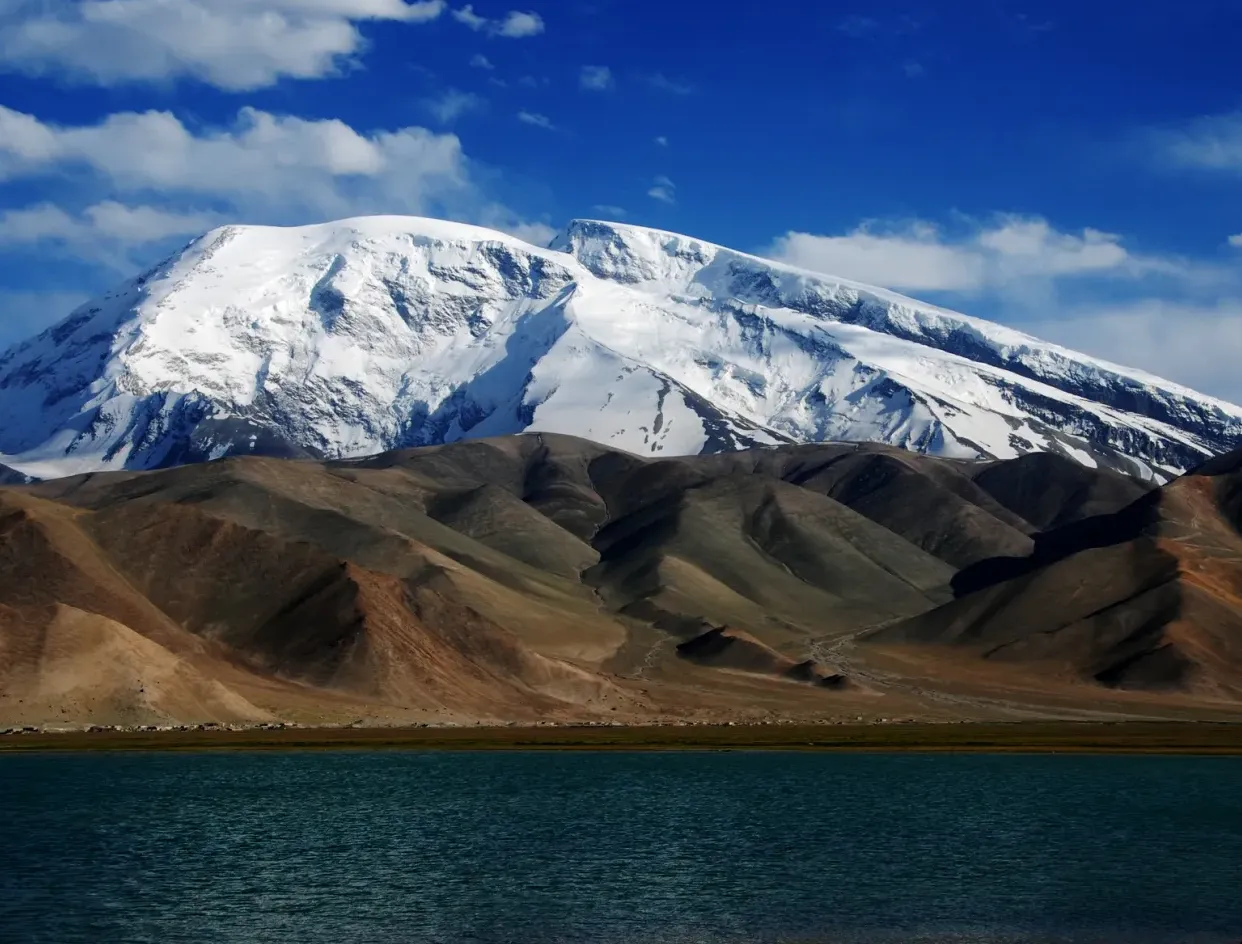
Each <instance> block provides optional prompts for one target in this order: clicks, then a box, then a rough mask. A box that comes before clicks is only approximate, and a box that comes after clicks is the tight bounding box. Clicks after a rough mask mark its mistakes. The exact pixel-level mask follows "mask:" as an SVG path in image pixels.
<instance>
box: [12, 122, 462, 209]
mask: <svg viewBox="0 0 1242 944" xmlns="http://www.w3.org/2000/svg"><path fill="white" fill-rule="evenodd" d="M83 169H85V170H87V171H89V172H91V173H93V174H94V175H96V176H97V177H98V178H99V179H101V180H102V181H103V182H104V183H106V184H107V185H108V187H110V188H112V189H116V190H120V191H128V192H144V191H159V192H161V193H164V194H169V193H180V194H200V195H206V196H212V197H220V198H225V199H228V200H231V201H233V202H234V203H235V204H236V205H238V206H241V205H242V204H243V203H244V205H245V206H246V207H247V208H248V209H254V210H262V211H263V212H264V215H265V216H269V217H270V216H272V215H274V211H275V210H278V209H281V208H294V209H298V210H303V211H304V210H308V209H310V210H314V211H317V212H321V213H324V214H344V213H348V212H375V211H379V210H387V211H388V212H419V211H422V210H424V209H426V208H427V206H428V205H429V204H431V203H434V199H433V198H435V197H437V196H442V195H445V194H449V193H453V192H464V191H467V190H468V189H469V188H470V181H469V175H468V170H467V164H466V161H465V157H464V155H463V154H462V149H461V143H460V142H459V141H458V139H457V137H456V136H455V135H452V134H436V133H434V132H431V131H428V130H427V129H426V128H419V127H409V128H400V129H397V130H396V131H377V132H372V133H362V132H359V131H356V130H354V129H353V128H352V127H350V126H349V125H347V124H345V123H344V122H342V121H338V120H335V119H325V120H307V119H303V118H296V117H292V116H288V115H274V114H270V113H268V112H264V111H260V110H258V109H254V108H243V109H241V110H240V111H239V112H238V114H237V118H236V120H235V122H234V123H233V124H232V125H231V126H229V127H225V128H215V129H208V130H205V131H202V132H194V131H191V130H190V129H188V128H187V127H186V126H185V125H183V124H182V123H181V121H180V120H179V119H178V118H177V117H176V116H175V115H173V114H172V113H170V112H166V111H148V112H120V113H117V114H113V115H109V116H108V117H107V118H105V119H104V120H103V121H102V122H100V123H98V124H93V125H78V126H58V125H51V124H46V123H44V122H41V121H39V120H38V119H37V118H35V117H33V116H31V115H26V114H23V113H21V112H16V111H13V110H11V109H7V108H4V107H2V106H0V180H3V179H12V178H16V177H22V176H37V175H46V174H49V173H57V172H65V171H68V170H79V171H80V170H83Z"/></svg>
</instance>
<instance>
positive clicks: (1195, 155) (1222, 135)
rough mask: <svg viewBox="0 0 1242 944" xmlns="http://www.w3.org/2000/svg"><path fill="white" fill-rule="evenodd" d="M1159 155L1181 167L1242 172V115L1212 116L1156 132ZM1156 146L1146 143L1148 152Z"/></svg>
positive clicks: (1156, 150) (1153, 135)
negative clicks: (1152, 146) (1151, 147)
mask: <svg viewBox="0 0 1242 944" xmlns="http://www.w3.org/2000/svg"><path fill="white" fill-rule="evenodd" d="M1151 138H1153V139H1154V144H1155V145H1156V147H1155V152H1156V153H1157V154H1159V155H1160V156H1162V157H1163V159H1164V160H1165V161H1167V162H1170V163H1172V164H1174V165H1177V166H1180V167H1197V168H1201V169H1204V170H1218V171H1242V112H1233V113H1232V114H1226V115H1209V116H1205V117H1203V118H1199V119H1197V120H1195V121H1192V122H1191V123H1190V124H1188V125H1186V126H1184V127H1181V128H1173V129H1164V130H1161V131H1156V132H1154V133H1153V134H1152V135H1151ZM1151 143H1153V142H1152V141H1150V140H1149V141H1144V142H1143V144H1144V147H1145V149H1147V148H1148V146H1149V145H1150V144H1151Z"/></svg>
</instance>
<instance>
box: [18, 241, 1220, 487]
mask: <svg viewBox="0 0 1242 944" xmlns="http://www.w3.org/2000/svg"><path fill="white" fill-rule="evenodd" d="M527 429H530V430H541V431H547V432H565V433H570V434H575V435H580V436H585V437H587V438H591V439H595V440H597V441H599V442H603V443H608V444H611V445H614V446H618V447H620V448H624V449H628V450H630V451H633V452H638V453H646V454H674V453H697V452H703V451H716V450H720V449H728V448H737V447H741V446H753V445H764V444H771V443H778V442H791V441H818V440H826V439H846V440H877V441H882V442H887V443H890V444H894V445H900V446H904V447H906V448H910V449H914V450H918V451H923V452H930V453H935V454H939V455H944V456H951V457H958V458H963V459H987V458H1009V457H1012V456H1016V455H1020V454H1023V453H1026V452H1034V451H1051V452H1056V453H1059V454H1062V455H1066V456H1069V457H1072V458H1075V459H1077V460H1078V461H1081V462H1083V463H1085V464H1098V465H1107V466H1111V467H1116V468H1120V469H1123V470H1125V471H1128V472H1131V473H1134V474H1138V475H1141V476H1147V477H1154V478H1166V477H1168V476H1169V475H1172V474H1175V473H1176V472H1178V471H1180V470H1182V469H1184V468H1187V467H1190V466H1193V465H1197V464H1199V463H1200V462H1201V461H1202V460H1203V459H1204V458H1206V457H1207V456H1208V455H1210V454H1212V453H1214V452H1219V451H1224V450H1225V449H1227V448H1230V447H1233V446H1236V445H1240V444H1242V408H1239V407H1235V406H1233V405H1231V404H1227V403H1223V402H1222V401H1219V400H1214V399H1212V398H1210V397H1204V396H1202V395H1200V394H1196V393H1194V392H1193V391H1189V390H1187V389H1186V388H1183V387H1180V386H1178V385H1176V384H1171V383H1168V382H1166V381H1161V380H1159V379H1157V378H1153V377H1150V376H1149V375H1146V374H1142V373H1141V372H1137V371H1130V370H1127V369H1125V368H1121V367H1117V366H1116V365H1112V364H1107V363H1105V362H1102V361H1098V360H1095V359H1093V358H1090V357H1086V356H1084V355H1080V354H1075V353H1074V352H1071V351H1066V350H1064V349H1062V348H1059V347H1056V346H1055V345H1049V344H1045V343H1043V342H1040V341H1038V340H1036V339H1035V338H1031V337H1029V336H1027V335H1024V334H1021V333H1020V332H1016V331H1013V330H1011V329H1008V328H1004V327H1001V326H999V325H993V324H990V323H988V322H986V321H980V320H978V319H974V318H969V317H967V316H965V315H959V314H957V313H955V312H950V311H946V310H944V309H941V308H937V307H935V306H931V305H925V304H922V303H920V302H917V301H915V300H913V299H909V298H906V297H904V296H901V295H897V294H895V293H892V292H887V291H885V290H883V289H879V288H873V287H870V286H865V285H860V284H858V283H853V282H849V281H847V280H843V279H835V278H832V277H829V276H824V275H818V274H816V273H811V272H806V271H804V270H799V269H795V268H792V267H789V266H785V265H781V264H778V263H774V262H770V261H768V260H764V259H761V258H759V257H756V256H752V255H748V254H746V253H741V252H736V251H734V250H731V249H727V248H725V247H722V246H717V245H715V244H713V243H710V242H706V241H704V240H700V239H696V238H693V237H689V236H684V235H680V234H677V233H670V232H665V231H661V230H656V229H650V228H645V227H640V226H634V225H631V224H623V223H610V222H606V221H601V220H575V221H573V222H571V223H570V224H569V225H568V226H567V227H566V228H565V229H564V230H563V231H562V232H561V233H560V234H559V235H558V236H557V237H556V238H555V239H554V240H553V241H552V243H551V244H550V246H549V247H547V248H543V247H538V246H534V245H531V244H529V243H527V242H524V241H523V240H521V239H519V238H517V237H514V236H510V235H507V234H504V233H501V232H498V231H495V230H490V229H485V228H483V227H478V226H472V225H469V224H463V223H455V222H448V221H444V220H435V219H426V218H420V217H401V216H377V217H357V218H353V219H347V220H339V221H336V222H331V223H320V224H313V225H308V226H297V227H273V226H226V227H221V228H219V229H216V230H213V231H212V232H210V233H207V234H205V235H204V236H202V237H200V238H199V239H197V240H194V241H193V242H191V243H190V244H189V245H188V246H186V247H185V249H183V250H182V251H181V252H180V253H178V254H176V255H175V256H173V257H172V258H170V259H168V260H166V261H165V262H163V263H161V264H159V265H157V266H155V267H154V268H153V269H151V270H150V271H148V272H146V273H144V274H143V275H141V276H139V277H137V278H135V279H132V280H130V281H129V282H126V283H124V284H123V285H121V286H120V287H119V288H118V289H117V290H115V291H113V292H110V293H108V294H107V295H105V296H103V297H102V298H99V299H96V300H93V301H91V302H89V303H88V304H86V305H84V306H82V307H80V308H79V309H77V310H75V311H74V312H73V313H71V314H70V315H69V317H68V318H66V319H65V320H64V321H62V322H61V323H59V324H58V325H55V326H53V327H52V328H50V329H48V330H47V331H45V332H43V333H42V334H41V335H39V336H38V337H36V338H34V339H32V340H30V341H28V342H26V343H24V344H21V345H18V346H16V347H14V348H13V349H11V350H10V351H9V352H7V353H6V354H5V355H4V356H3V357H2V358H0V463H3V464H5V465H8V466H11V467H12V468H14V469H18V470H20V471H21V472H24V473H27V474H33V475H38V476H48V475H58V474H65V473H68V472H79V471H89V470H93V469H100V468H119V467H128V468H148V467H152V466H157V465H167V464H170V463H175V462H185V461H193V460H196V459H204V458H212V457H216V456H221V455H228V454H232V453H237V452H277V453H280V454H295V455H297V454H308V455H317V456H328V457H337V456H355V455H362V454H366V453H372V452H378V451H382V450H384V449H390V448H394V447H401V446H409V445H423V444H430V443H438V442H450V441H454V440H457V439H461V438H467V437H477V436H492V435H500V434H506V433H514V432H519V431H522V430H527Z"/></svg>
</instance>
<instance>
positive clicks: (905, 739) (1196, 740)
mask: <svg viewBox="0 0 1242 944" xmlns="http://www.w3.org/2000/svg"><path fill="white" fill-rule="evenodd" d="M311 749H327V750H403V749H404V750H628V751H634V750H638V751H657V750H785V751H788V750H796V751H928V752H930V751H945V752H952V751H972V752H994V753H1005V752H1013V753H1094V754H1221V755H1224V754H1237V755H1242V724H1226V723H1213V722H1118V723H1095V722H1014V723H982V722H981V723H962V724H871V725H796V724H789V725H692V726H675V725H669V726H631V727H586V726H583V727H576V726H558V727H460V728H380V727H376V728H361V727H359V728H293V729H284V730H260V729H251V730H242V731H156V732H139V731H133V732H129V731H125V732H122V731H100V732H92V733H87V732H65V733H55V734H53V733H34V734H29V733H28V734H11V735H6V736H4V737H0V753H3V752H10V753H11V752H29V751H92V750H102V751H203V750H311Z"/></svg>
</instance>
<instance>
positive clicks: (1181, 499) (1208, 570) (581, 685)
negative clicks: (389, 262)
mask: <svg viewBox="0 0 1242 944" xmlns="http://www.w3.org/2000/svg"><path fill="white" fill-rule="evenodd" d="M1025 461H1026V460H1018V462H1025ZM1222 468H1224V467H1222ZM1039 479H1040V480H1042V481H1045V482H1046V483H1047V488H1048V489H1049V490H1051V491H1052V493H1053V494H1055V495H1061V496H1065V497H1064V499H1063V507H1062V506H1057V507H1052V506H1051V505H1049V503H1048V500H1047V499H1046V498H1044V497H1042V495H1041V493H1039V490H1038V489H1036V488H1035V487H1034V486H1033V485H1031V482H1032V479H1031V473H1030V471H1029V469H1028V468H1027V467H1026V466H1023V467H1022V468H1018V469H1012V470H1011V469H1007V464H1006V463H999V464H991V465H987V466H984V465H981V464H978V463H967V462H959V461H952V460H940V459H930V458H927V457H924V456H918V455H914V454H910V453H905V452H902V451H901V450H899V449H895V448H892V447H887V446H865V445H864V446H859V445H855V444H832V443H829V444H820V445H808V446H787V447H778V448H772V449H761V450H750V451H745V452H736V453H726V454H719V455H710V456H697V457H688V458H668V459H641V458H638V457H636V456H633V455H630V454H628V453H624V452H620V451H617V450H614V449H609V448H606V447H603V446H599V445H596V444H593V443H590V442H586V441H584V440H579V439H574V438H570V437H564V436H555V435H539V434H530V435H523V436H516V437H506V438H500V439H494V440H475V441H470V442H463V443H458V444H453V445H447V446H436V447H429V448H425V449H416V450H403V451H398V452H392V453H386V454H383V455H379V456H375V457H371V458H367V459H363V460H356V461H341V462H326V463H325V462H318V461H312V460H289V459H273V458H235V459H227V460H222V461H219V462H213V463H208V464H203V465H195V466H183V467H178V468H173V469H167V470H162V471H157V472H143V473H101V474H92V475H84V476H77V477H73V478H67V479H60V480H55V481H49V482H44V483H39V484H35V485H29V486H25V487H21V488H11V489H4V490H0V512H2V514H0V651H2V652H3V654H4V660H3V665H2V667H0V721H3V720H15V721H26V720H38V721H41V722H47V721H54V720H65V721H84V720H93V721H131V720H160V719H178V720H206V719H220V720H228V719H238V720H241V719H248V720H258V719H266V718H292V719H296V720H315V719H320V720H322V719H333V720H352V719H354V718H359V717H362V718H377V719H383V720H387V721H418V720H464V719H477V718H482V719H514V720H527V721H530V720H535V719H537V718H549V719H561V720H566V719H596V720H598V719H605V718H606V719H622V720H625V719H629V720H634V719H640V718H680V717H714V718H726V717H727V718H733V717H752V718H753V717H771V716H790V717H830V716H836V715H838V714H839V715H841V716H845V717H851V718H853V717H857V716H858V715H860V714H866V715H867V716H871V715H873V714H875V715H880V714H883V715H895V714H919V713H922V714H931V715H935V716H942V715H948V716H961V715H963V714H965V715H972V716H973V715H977V714H979V713H980V712H982V713H983V714H985V715H986V714H988V712H989V711H991V709H990V708H988V705H989V704H990V703H989V702H986V701H985V700H980V699H978V698H976V699H974V700H973V701H969V700H961V699H958V700H945V699H943V698H932V697H931V696H929V695H927V694H926V691H925V690H924V689H922V688H914V687H911V686H904V687H903V686H901V685H899V684H896V683H892V684H890V682H888V681H886V680H885V678H884V677H882V676H880V675H875V674H873V673H870V672H869V670H868V669H867V667H866V665H865V664H863V663H862V662H860V661H859V659H858V657H856V656H855V657H851V660H845V661H841V660H839V659H838V658H836V656H837V655H844V652H843V651H840V652H838V648H837V647H838V643H840V642H841V641H847V640H849V639H850V638H852V637H853V636H855V635H857V634H859V633H861V632H864V631H866V630H868V629H869V628H871V627H874V626H876V625H878V624H891V625H892V626H893V628H892V629H891V630H889V631H887V635H882V636H881V637H877V640H878V641H885V642H890V643H892V642H921V643H929V644H934V646H935V647H936V648H937V649H945V650H951V651H954V652H956V651H958V650H959V649H960V650H961V651H963V652H966V651H969V652H977V653H981V654H986V655H987V657H988V659H989V660H992V661H996V660H1001V659H1004V660H1008V661H1009V662H1012V663H1015V664H1026V662H1027V661H1046V660H1049V659H1053V660H1055V659H1059V660H1060V661H1061V663H1063V664H1064V665H1067V666H1070V667H1071V668H1072V669H1073V671H1074V672H1076V673H1078V676H1080V677H1082V678H1085V679H1086V680H1087V683H1088V684H1087V686H1086V687H1085V688H1083V691H1082V692H1081V693H1080V694H1079V695H1078V696H1076V697H1079V698H1081V699H1086V700H1091V699H1095V698H1107V697H1111V696H1110V695H1109V693H1110V692H1113V691H1115V690H1116V689H1118V688H1127V687H1134V686H1136V685H1139V686H1143V687H1146V688H1155V687H1160V686H1164V687H1168V688H1172V689H1175V690H1178V691H1191V690H1193V691H1197V692H1200V693H1203V694H1204V695H1205V696H1207V695H1210V696H1211V697H1218V696H1217V694H1213V693H1214V692H1216V690H1215V689H1213V690H1211V691H1209V688H1208V687H1205V683H1201V682H1200V681H1195V680H1196V679H1207V678H1210V679H1215V680H1216V681H1217V683H1218V688H1219V689H1220V690H1221V691H1223V690H1224V689H1226V688H1228V686H1229V685H1230V684H1232V682H1230V678H1232V677H1233V676H1231V675H1230V673H1236V665H1235V664H1234V663H1233V662H1232V661H1231V660H1232V659H1233V658H1234V656H1233V655H1232V653H1233V650H1232V649H1230V648H1229V646H1230V645H1232V644H1231V643H1228V638H1233V637H1229V636H1228V633H1229V632H1232V630H1230V629H1229V626H1230V625H1231V624H1229V619H1230V616H1229V614H1230V613H1232V612H1233V611H1232V610H1230V606H1231V605H1232V604H1231V603H1230V602H1229V599H1230V598H1229V596H1228V593H1229V592H1236V587H1235V589H1234V590H1228V588H1229V587H1233V586H1234V583H1236V575H1237V564H1236V561H1235V560H1234V559H1233V558H1231V557H1230V553H1233V552H1232V551H1230V548H1232V547H1233V545H1234V543H1237V542H1239V541H1242V539H1240V538H1239V537H1238V535H1237V531H1236V530H1235V529H1234V528H1233V527H1225V529H1224V531H1221V529H1220V527H1218V525H1221V524H1222V522H1224V521H1225V520H1226V517H1227V516H1228V515H1232V516H1233V517H1232V519H1231V520H1233V521H1234V522H1235V525H1236V521H1237V517H1238V507H1239V497H1238V491H1237V482H1236V479H1237V472H1236V469H1234V468H1233V467H1229V468H1224V471H1222V472H1221V473H1220V474H1217V475H1215V476H1206V475H1198V476H1193V477H1190V478H1186V479H1182V480H1179V482H1178V483H1176V484H1174V485H1173V486H1170V487H1169V488H1167V489H1165V490H1163V491H1161V492H1156V493H1151V497H1149V498H1146V499H1140V501H1138V502H1137V503H1132V504H1131V505H1129V506H1128V507H1127V508H1126V509H1125V510H1124V511H1121V512H1117V513H1116V514H1112V515H1106V516H1103V517H1101V516H1099V515H1096V516H1095V517H1090V518H1085V519H1084V518H1082V516H1083V515H1084V514H1086V515H1091V514H1095V513H1096V512H1098V511H1100V510H1101V509H1109V510H1111V506H1112V505H1116V504H1118V503H1120V502H1121V501H1122V499H1123V498H1124V497H1127V495H1128V494H1129V493H1127V489H1128V488H1130V487H1129V486H1128V485H1126V484H1125V483H1124V482H1117V481H1115V480H1114V478H1113V477H1111V475H1110V474H1109V473H1105V472H1094V471H1092V470H1084V469H1082V468H1081V467H1079V466H1076V465H1072V464H1068V463H1052V464H1050V465H1048V466H1047V468H1044V469H1042V471H1041V472H1040V475H1039ZM1209 481H1210V483H1211V487H1210V488H1209V487H1208V486H1206V485H1203V484H1202V483H1204V482H1209ZM1196 483H1197V484H1196ZM1134 489H1135V491H1133V493H1132V494H1134V495H1140V496H1141V495H1143V494H1144V492H1143V489H1142V487H1141V486H1134ZM1196 502H1197V504H1196ZM1153 509H1154V510H1153ZM1229 509H1232V511H1230V510H1229ZM1175 512H1176V513H1175ZM1047 520H1052V521H1056V522H1057V523H1059V524H1062V525H1063V526H1062V527H1060V528H1058V529H1054V530H1052V531H1047V532H1041V531H1040V530H1039V527H1038V525H1039V523H1040V522H1043V521H1047ZM1177 528H1183V529H1184V530H1186V531H1187V534H1186V535H1182V536H1178V534H1180V532H1178V534H1174V533H1173V531H1175V530H1176V529H1177ZM1153 529H1155V530H1154V531H1153ZM1161 529H1163V530H1161ZM1169 529H1173V531H1170V530H1169ZM1218 532H1219V533H1218ZM1187 535H1189V536H1187ZM1209 538H1210V540H1209ZM1231 542H1232V543H1231ZM1032 552H1033V553H1032ZM1179 555H1180V556H1179ZM1071 559H1074V560H1071ZM1194 568H1197V570H1195V569H1194ZM1191 570H1194V573H1195V574H1197V575H1198V576H1197V577H1196V578H1195V580H1197V581H1198V582H1197V583H1196V582H1195V580H1191V579H1190V577H1188V576H1187V574H1189V573H1190V571H1191ZM1083 574H1086V575H1088V576H1087V577H1086V578H1084V577H1083V576H1082V575H1083ZM1231 581H1233V582H1234V583H1231ZM993 584H996V586H992V585H993ZM971 586H973V587H977V588H985V589H981V590H979V592H978V593H973V594H969V595H967V596H965V597H963V598H961V599H954V594H955V593H957V594H959V595H960V594H962V593H964V592H965V590H964V589H963V588H966V587H971ZM1227 591H1228V592H1227ZM1049 599H1051V600H1055V601H1056V604H1057V605H1056V606H1055V607H1051V606H1049V605H1047V602H1046V601H1047V600H1049ZM1135 601H1138V602H1135ZM1188 601H1189V602H1188ZM1119 604H1120V608H1118V606H1119ZM1058 608H1059V609H1058ZM1057 613H1060V614H1062V615H1060V616H1058V615H1056V614H1057ZM1135 613H1137V614H1138V616H1135V615H1133V614H1135ZM1140 617H1141V618H1140ZM1136 620H1138V621H1139V623H1141V626H1140V625H1139V623H1136V622H1135V621H1136ZM1062 623H1065V624H1066V626H1068V627H1069V628H1068V630H1067V631H1066V632H1064V633H1061V629H1060V627H1061V624H1062ZM1049 627H1051V629H1049ZM1144 627H1146V628H1144ZM1179 633H1180V634H1181V635H1180V636H1178V635H1177V634H1179ZM1174 636H1176V637H1177V639H1178V640H1181V641H1180V642H1179V644H1178V645H1177V646H1175V647H1173V648H1172V649H1168V651H1165V650H1166V649H1167V648H1168V647H1167V646H1166V644H1165V642H1162V641H1161V640H1166V641H1167V640H1171V639H1173V637H1174ZM944 643H949V644H950V645H948V646H946V645H943V644H944ZM1205 653H1208V655H1205ZM1209 657H1210V658H1211V659H1217V660H1218V663H1219V664H1218V665H1216V667H1215V668H1212V669H1211V671H1208V670H1207V669H1203V670H1202V671H1200V668H1199V667H1200V666H1202V665H1206V661H1205V660H1209ZM985 661H987V660H985ZM855 675H857V677H856V678H855V677H854V676H855ZM795 682H801V683H813V684H794V683H795Z"/></svg>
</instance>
